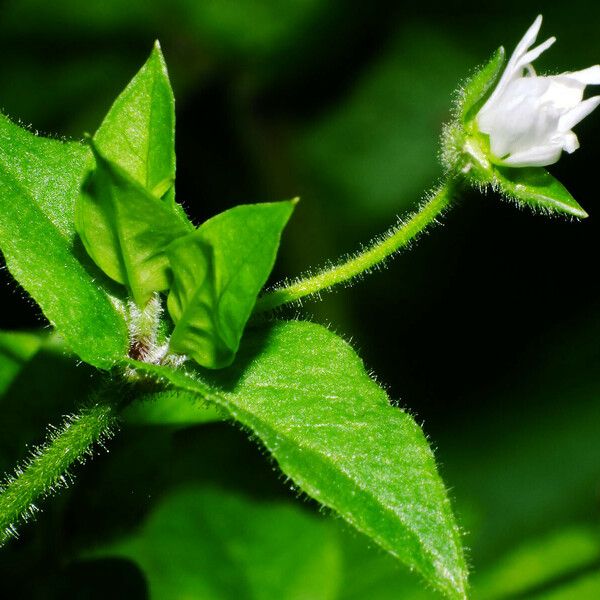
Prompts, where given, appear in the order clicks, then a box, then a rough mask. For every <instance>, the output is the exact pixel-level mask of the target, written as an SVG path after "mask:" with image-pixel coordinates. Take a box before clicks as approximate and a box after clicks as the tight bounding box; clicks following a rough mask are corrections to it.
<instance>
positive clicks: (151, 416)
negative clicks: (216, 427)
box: [0, 346, 224, 426]
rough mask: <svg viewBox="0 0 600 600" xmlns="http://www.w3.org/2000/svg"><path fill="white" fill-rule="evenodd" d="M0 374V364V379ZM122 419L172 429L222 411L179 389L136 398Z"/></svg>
mask: <svg viewBox="0 0 600 600" xmlns="http://www.w3.org/2000/svg"><path fill="white" fill-rule="evenodd" d="M0 351H1V346H0ZM1 375H2V363H1V362H0V377H1ZM1 385H2V380H1V379H0V386H1ZM0 389H1V387H0ZM121 417H122V418H123V420H124V422H125V423H127V424H128V425H172V426H190V425H199V424H201V423H213V422H215V421H222V420H223V419H224V415H223V412H222V411H221V410H219V409H218V408H217V407H215V406H214V405H213V404H211V405H207V404H206V402H198V397H197V396H196V395H194V394H190V393H186V392H180V391H178V390H167V391H164V392H158V393H155V394H148V395H146V396H142V397H141V398H136V401H135V402H133V403H131V404H129V405H128V406H127V407H126V408H125V409H124V410H123V411H122V412H121Z"/></svg>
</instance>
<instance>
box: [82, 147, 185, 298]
mask: <svg viewBox="0 0 600 600" xmlns="http://www.w3.org/2000/svg"><path fill="white" fill-rule="evenodd" d="M90 144H91V147H92V150H93V151H94V156H95V158H96V170H95V171H94V172H93V173H91V174H90V176H89V177H88V179H87V181H86V183H85V185H84V187H83V190H82V193H81V195H80V197H79V198H78V201H77V205H76V212H75V222H76V226H77V231H78V233H79V235H80V237H81V240H82V241H83V244H84V246H85V248H86V250H87V251H88V254H89V255H90V256H91V257H92V258H93V260H94V262H95V263H96V264H97V265H98V266H99V267H100V268H101V269H102V270H103V271H104V272H105V273H106V274H107V275H108V276H109V277H111V278H112V279H114V280H115V281H117V282H118V283H122V284H125V285H127V286H128V287H129V288H130V289H131V291H132V293H133V297H134V298H135V301H136V302H137V303H138V304H139V305H140V306H144V305H145V304H146V302H147V301H148V299H149V298H150V296H151V295H152V293H153V292H155V291H162V290H166V289H167V288H168V287H169V261H168V259H167V256H166V254H165V248H166V247H167V246H168V245H169V244H170V243H171V242H173V240H175V239H177V238H178V237H180V236H184V235H186V234H187V233H189V229H188V227H187V226H186V225H185V224H184V223H183V222H182V221H181V219H179V218H178V217H177V215H176V214H175V213H174V212H173V211H172V210H171V209H170V208H169V207H168V206H167V205H166V204H165V203H164V202H163V201H161V200H159V199H158V198H156V197H155V196H153V195H152V194H151V193H150V192H149V191H148V190H146V188H144V187H143V186H142V185H140V184H139V183H137V182H136V181H134V180H133V179H132V178H131V177H129V175H128V174H127V173H126V172H125V171H123V170H122V169H121V168H120V167H118V166H117V165H116V164H114V163H112V162H111V161H109V160H107V159H106V158H104V157H103V156H102V155H101V154H100V153H99V152H98V150H97V149H96V148H95V146H94V143H93V142H90Z"/></svg>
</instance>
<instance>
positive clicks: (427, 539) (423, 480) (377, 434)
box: [132, 322, 466, 598]
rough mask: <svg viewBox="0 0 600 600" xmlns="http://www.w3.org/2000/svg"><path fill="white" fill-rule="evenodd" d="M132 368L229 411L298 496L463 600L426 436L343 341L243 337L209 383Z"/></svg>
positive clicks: (281, 330) (270, 334) (457, 552)
mask: <svg viewBox="0 0 600 600" xmlns="http://www.w3.org/2000/svg"><path fill="white" fill-rule="evenodd" d="M132 365H135V366H136V367H137V368H138V369H140V371H143V372H146V373H148V374H150V375H153V376H155V377H158V378H160V379H162V380H163V381H164V382H165V383H169V384H171V385H173V386H175V387H176V388H178V389H183V390H187V391H188V392H192V393H196V394H198V395H199V396H200V397H201V398H203V399H205V400H209V401H213V402H214V403H215V404H217V405H219V406H221V407H222V408H224V409H225V410H226V411H227V412H228V413H229V414H230V415H231V416H232V417H234V418H235V419H236V420H238V421H239V422H240V423H242V424H243V425H245V426H246V427H248V428H249V429H250V430H251V431H252V433H253V434H254V435H256V436H257V437H258V438H259V439H260V440H261V441H262V443H263V444H264V445H265V446H266V448H267V449H268V450H269V452H271V454H272V455H273V457H274V458H275V459H276V460H277V462H278V463H279V466H280V467H281V469H282V471H283V472H284V473H285V474H286V475H287V476H289V477H290V478H291V479H292V480H293V481H294V482H295V483H296V484H297V485H298V486H299V487H300V488H301V489H302V490H304V491H305V492H306V493H308V494H309V495H310V496H312V497H313V498H315V499H317V500H318V501H319V502H321V503H323V504H324V505H326V506H328V507H330V508H332V509H334V510H335V511H337V512H338V513H339V514H340V515H341V516H343V517H344V518H345V519H346V520H347V521H348V522H350V523H351V524H352V525H354V526H355V527H356V528H357V529H359V530H360V531H362V532H364V533H366V534H367V535H368V536H370V537H371V538H372V539H373V540H375V541H376V542H377V543H378V544H380V545H381V546H382V547H383V548H385V549H386V550H387V551H388V552H390V553H392V554H393V555H394V556H396V557H397V558H398V559H400V560H401V561H403V562H404V563H405V564H406V565H408V566H410V567H411V568H414V569H416V570H417V571H418V572H419V573H421V575H423V576H424V577H425V579H426V580H427V581H428V582H430V583H431V584H432V585H434V586H435V587H437V588H438V589H439V590H441V591H443V592H444V593H445V594H446V595H447V596H448V597H452V598H463V597H464V596H465V587H466V566H465V562H464V558H463V554H462V547H461V540H460V534H459V531H458V528H457V527H456V524H455V522H454V517H453V515H452V510H451V507H450V503H449V501H448V497H447V494H446V490H445V489H444V486H443V484H442V481H441V479H440V477H439V475H438V473H437V469H436V465H435V461H434V458H433V455H432V453H431V450H430V449H429V446H428V444H427V440H426V439H425V437H424V435H423V433H422V431H421V430H420V428H419V427H418V425H417V424H416V423H415V422H414V420H413V419H412V417H411V416H410V415H408V414H407V413H405V412H404V411H402V410H400V409H398V408H395V407H393V406H391V405H390V403H389V399H388V398H387V396H386V394H385V392H384V391H383V390H382V389H381V388H380V387H379V386H378V385H377V384H375V383H374V382H373V381H372V380H371V379H370V378H369V376H368V375H367V373H366V372H365V370H364V366H363V364H362V362H361V361H360V359H359V358H358V356H357V355H356V354H355V353H354V351H353V350H352V349H351V348H350V347H349V346H348V345H347V344H346V343H344V342H343V341H342V340H341V339H340V338H338V337H337V336H335V335H334V334H332V333H330V332H329V331H327V330H326V329H324V328H323V327H320V326H318V325H314V324H311V323H306V322H288V323H280V324H278V325H275V326H273V327H272V328H270V329H267V330H252V331H249V332H248V334H247V335H246V337H245V342H244V344H243V345H242V348H241V350H240V353H239V354H238V357H237V360H236V362H235V363H234V365H233V367H232V368H231V369H228V370H223V371H217V372H214V373H212V375H211V376H209V374H210V373H209V372H205V371H201V370H197V371H196V372H193V371H192V372H189V373H184V372H181V371H176V370H173V369H171V368H169V367H161V366H153V365H148V364H143V363H137V362H134V361H132Z"/></svg>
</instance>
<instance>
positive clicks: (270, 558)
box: [94, 486, 340, 600]
mask: <svg viewBox="0 0 600 600" xmlns="http://www.w3.org/2000/svg"><path fill="white" fill-rule="evenodd" d="M328 525H329V524H328V523H327V522H325V521H324V520H323V519H319V518H317V517H315V516H313V515H310V514H307V513H305V512H304V511H303V510H301V509H300V507H299V506H296V505H290V504H288V503H284V502H277V503H272V502H270V503H265V504H261V503H260V502H257V501H252V500H250V499H248V498H244V497H243V496H237V495H235V494H232V493H231V492H224V491H220V490H217V489H210V488H202V487H199V486H194V487H187V488H183V489H179V490H177V491H175V492H173V493H171V494H170V495H168V496H167V497H166V498H165V499H164V500H163V501H162V502H161V503H160V504H158V505H157V506H156V508H155V509H154V510H153V511H152V512H151V513H150V515H149V516H148V518H147V520H146V522H145V523H144V525H143V526H142V528H141V529H140V531H139V532H137V533H136V534H134V535H132V536H130V537H128V538H124V539H121V540H119V541H117V542H115V543H113V544H111V545H109V546H106V547H104V548H102V549H101V550H98V551H96V552H94V555H96V556H98V555H99V556H119V557H125V558H129V559H131V560H133V561H135V562H136V563H137V564H138V565H139V566H140V567H141V568H142V570H143V571H144V573H145V575H146V577H147V580H148V585H149V591H150V596H151V597H152V598H153V599H154V600H171V599H173V598H199V599H200V598H201V599H202V600H222V599H225V598H248V599H249V598H253V599H257V600H258V599H260V600H284V599H285V600H304V599H306V600H309V599H310V600H335V599H336V598H337V594H336V592H337V588H338V583H339V582H338V578H339V568H340V565H339V551H338V548H337V545H336V540H335V537H334V535H333V531H332V530H331V527H329V526H328Z"/></svg>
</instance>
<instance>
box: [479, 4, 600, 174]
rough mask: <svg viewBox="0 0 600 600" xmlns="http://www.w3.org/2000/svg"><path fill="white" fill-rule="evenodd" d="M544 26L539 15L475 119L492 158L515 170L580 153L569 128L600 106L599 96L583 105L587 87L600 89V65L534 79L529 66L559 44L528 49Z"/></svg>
mask: <svg viewBox="0 0 600 600" xmlns="http://www.w3.org/2000/svg"><path fill="white" fill-rule="evenodd" d="M541 25H542V15H539V16H538V17H537V19H536V20H535V21H534V23H533V25H532V26H531V27H530V28H529V30H528V31H527V33H526V34H525V35H524V36H523V39H522V40H521V41H520V42H519V44H518V45H517V47H516V48H515V51H514V52H513V55H512V56H511V57H510V60H509V61H508V64H507V65H506V69H505V70H504V73H503V74H502V77H501V78H500V80H499V81H498V84H497V85H496V89H495V90H494V91H493V93H492V95H491V96H490V97H489V99H488V101H487V102H486V103H485V104H484V105H483V107H482V108H481V110H480V111H479V113H478V115H477V124H478V126H479V130H480V131H482V132H483V133H487V134H488V135H489V137H490V148H491V151H492V154H493V155H494V157H495V158H496V159H497V161H498V162H499V163H501V164H504V165H509V166H512V167H531V166H539V167H541V166H544V165H551V164H553V163H555V162H556V161H557V160H558V159H559V158H560V155H561V152H562V151H563V150H566V151H567V152H569V153H571V152H574V151H575V150H577V148H579V141H578V140H577V136H576V135H575V134H574V133H573V132H572V131H571V128H572V127H574V126H575V125H576V124H577V123H579V121H581V120H582V119H583V118H585V117H586V116H587V115H589V114H590V113H591V112H592V111H593V110H594V109H595V108H596V107H597V106H598V104H600V96H594V97H593V98H589V99H587V100H583V92H584V90H585V87H586V86H587V85H590V84H600V65H595V66H593V67H589V68H588V69H583V70H582V71H575V72H573V73H562V74H560V75H553V76H549V77H541V76H538V75H536V73H535V71H534V69H533V66H532V65H531V63H532V62H533V61H534V60H535V59H536V58H538V56H540V54H542V52H544V51H545V50H547V49H548V48H549V47H550V46H551V45H552V44H553V43H554V42H555V41H556V38H554V37H551V38H550V39H548V40H546V41H545V42H544V43H543V44H540V45H539V46H536V47H535V48H533V49H532V50H530V49H529V48H530V47H531V46H532V45H533V43H534V42H535V40H536V38H537V35H538V32H539V30H540V27H541Z"/></svg>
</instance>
